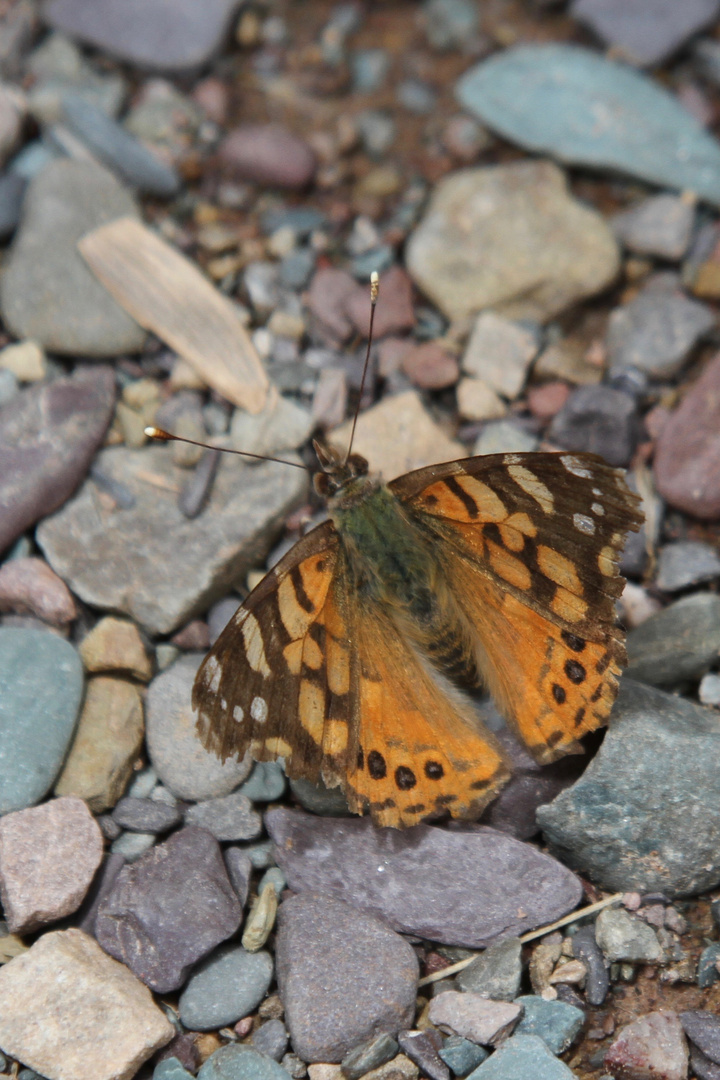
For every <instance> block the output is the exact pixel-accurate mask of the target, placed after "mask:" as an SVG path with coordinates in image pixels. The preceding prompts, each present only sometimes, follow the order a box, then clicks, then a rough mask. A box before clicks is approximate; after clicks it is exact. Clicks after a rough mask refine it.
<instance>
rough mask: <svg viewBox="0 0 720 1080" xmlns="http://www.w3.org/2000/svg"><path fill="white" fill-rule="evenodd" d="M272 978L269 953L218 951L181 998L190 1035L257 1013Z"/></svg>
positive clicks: (230, 947)
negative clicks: (192, 1032)
mask: <svg viewBox="0 0 720 1080" xmlns="http://www.w3.org/2000/svg"><path fill="white" fill-rule="evenodd" d="M272 977H273V962H272V957H271V956H270V953H267V952H255V953H249V952H246V951H245V949H243V947H242V946H241V945H226V946H224V947H223V948H221V949H217V950H216V951H215V952H214V953H212V954H211V955H210V956H209V957H208V958H207V960H205V961H204V962H203V963H202V964H201V965H200V966H199V967H198V968H196V969H195V971H194V972H193V973H192V975H191V976H190V979H189V980H188V984H187V986H186V987H185V989H184V990H183V992H182V994H181V995H180V1003H179V1010H180V1019H181V1020H182V1022H183V1024H184V1025H185V1027H186V1028H188V1029H189V1030H190V1031H214V1030H216V1029H217V1028H221V1027H228V1026H229V1025H230V1024H234V1023H236V1021H238V1020H240V1019H242V1017H243V1016H249V1015H250V1014H251V1013H252V1012H254V1011H255V1009H256V1008H257V1007H258V1005H259V1004H260V1002H261V1001H262V999H263V998H264V997H265V994H266V993H267V990H268V987H269V986H270V982H271V981H272ZM258 1049H260V1048H259V1047H258ZM281 1056H282V1055H281Z"/></svg>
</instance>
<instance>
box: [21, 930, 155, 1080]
mask: <svg viewBox="0 0 720 1080" xmlns="http://www.w3.org/2000/svg"><path fill="white" fill-rule="evenodd" d="M173 1034H174V1029H173V1027H172V1025H171V1024H170V1023H169V1021H168V1020H167V1019H166V1018H165V1016H164V1015H163V1013H162V1012H161V1010H160V1009H159V1008H158V1007H157V1005H156V1004H155V1002H154V1001H153V1000H152V996H151V994H150V991H149V990H148V989H147V987H145V986H143V985H142V983H141V982H140V981H139V980H138V979H136V978H135V976H134V975H133V974H132V973H131V972H130V971H128V969H127V968H126V967H124V966H123V965H122V964H118V963H117V962H116V961H115V960H111V959H110V957H109V956H107V955H106V954H105V953H104V952H103V951H102V949H101V948H100V946H99V945H98V944H97V943H96V942H95V941H94V940H93V939H92V938H91V937H88V935H87V934H83V932H82V931H81V930H74V929H73V930H62V931H60V930H56V931H54V932H52V933H48V934H43V935H42V936H41V937H39V938H38V940H37V941H36V942H35V943H34V945H33V946H32V948H30V949H29V950H28V951H27V952H25V953H22V954H21V955H20V956H17V957H15V959H14V960H12V961H11V962H10V963H9V964H5V965H3V966H2V967H0V1045H1V1046H2V1047H3V1048H4V1050H5V1051H6V1052H7V1053H8V1054H10V1055H11V1056H12V1057H14V1058H18V1059H19V1060H20V1061H22V1062H23V1063H24V1064H25V1065H28V1066H30V1067H32V1068H33V1069H35V1070H36V1071H37V1072H38V1073H39V1074H40V1075H41V1076H45V1077H49V1078H51V1080H70V1078H72V1080H131V1078H132V1077H133V1076H135V1074H136V1073H137V1072H138V1070H139V1069H140V1067H141V1065H142V1064H143V1062H145V1061H147V1059H148V1058H149V1057H151V1056H152V1054H153V1053H154V1052H155V1051H156V1050H159V1049H160V1047H161V1046H164V1045H165V1044H166V1043H167V1042H169V1041H170V1039H171V1038H172V1036H173Z"/></svg>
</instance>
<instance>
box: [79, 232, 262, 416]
mask: <svg viewBox="0 0 720 1080" xmlns="http://www.w3.org/2000/svg"><path fill="white" fill-rule="evenodd" d="M78 249H79V251H80V254H81V255H82V256H83V258H84V259H85V261H86V262H87V264H88V266H89V267H90V269H91V270H92V271H93V273H94V274H95V276H96V277H97V278H98V280H99V281H100V282H101V283H102V284H103V285H104V286H105V288H106V289H107V290H108V292H109V293H110V294H111V295H112V296H113V297H114V299H115V300H116V301H117V302H118V303H119V304H120V305H121V307H123V308H124V309H125V311H127V312H128V314H129V315H131V316H132V317H133V319H135V321H136V322H138V323H139V324H140V325H141V326H143V327H145V329H146V330H151V331H152V332H153V333H154V334H157V336H158V337H159V338H161V339H162V340H163V341H164V342H166V344H168V345H169V346H170V347H171V348H172V349H174V350H175V351H176V352H177V353H178V355H179V356H181V357H183V358H184V359H185V360H187V362H188V363H189V364H191V366H192V367H193V368H194V370H195V371H196V372H197V374H198V375H199V376H200V378H201V379H202V380H203V381H204V382H205V383H206V384H207V385H208V386H211V387H212V388H213V389H214V390H217V392H218V393H219V394H221V395H222V396H223V397H224V398H225V399H226V400H227V401H230V402H232V404H233V405H239V406H240V407H241V408H243V409H247V411H248V412H251V413H258V412H260V411H261V409H262V408H263V406H264V404H265V399H266V397H267V392H268V388H269V385H270V383H269V379H268V377H267V374H266V372H265V370H264V368H263V366H262V364H261V362H260V358H259V357H258V354H257V352H256V350H255V346H254V345H253V343H252V341H251V340H250V336H249V334H248V332H247V330H246V329H245V327H244V326H243V325H242V323H241V322H240V319H239V318H238V316H237V313H236V311H235V309H234V308H233V305H232V304H231V302H230V301H229V300H228V299H227V297H225V296H223V294H222V293H221V292H219V291H218V290H217V289H216V288H215V287H214V286H213V285H212V284H211V283H210V282H209V281H208V280H207V278H206V277H204V275H203V274H202V273H201V271H200V270H198V268H197V267H196V266H194V265H193V264H192V263H191V262H190V261H189V260H188V259H186V258H185V256H184V255H181V254H180V253H179V252H178V251H176V250H175V249H174V248H172V247H171V246H170V245H169V244H167V243H166V242H165V241H164V240H162V239H161V238H160V237H159V236H157V235H156V233H154V232H152V231H151V230H150V229H148V228H147V226H145V225H143V224H142V222H140V221H137V220H135V219H134V218H130V217H124V218H118V219H117V220H116V221H111V222H110V223H109V224H107V225H101V226H100V227H99V228H97V229H93V230H92V232H89V233H86V234H85V236H83V237H82V239H81V240H80V241H79V242H78Z"/></svg>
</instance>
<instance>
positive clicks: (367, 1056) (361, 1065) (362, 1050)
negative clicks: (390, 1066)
mask: <svg viewBox="0 0 720 1080" xmlns="http://www.w3.org/2000/svg"><path fill="white" fill-rule="evenodd" d="M398 1049H399V1047H398V1044H397V1042H396V1040H395V1039H394V1038H393V1037H392V1035H388V1034H383V1035H375V1036H373V1037H372V1038H371V1039H368V1041H367V1042H363V1043H360V1045H359V1046H355V1047H354V1048H353V1049H352V1050H351V1051H350V1052H349V1053H348V1054H346V1055H345V1057H344V1058H343V1059H342V1061H341V1063H340V1068H341V1069H342V1074H343V1076H344V1077H346V1080H360V1077H362V1076H365V1074H366V1073H368V1072H374V1071H375V1069H377V1068H379V1067H380V1066H381V1065H385V1064H386V1063H387V1062H388V1061H392V1059H393V1058H394V1057H395V1056H396V1055H397V1052H398Z"/></svg>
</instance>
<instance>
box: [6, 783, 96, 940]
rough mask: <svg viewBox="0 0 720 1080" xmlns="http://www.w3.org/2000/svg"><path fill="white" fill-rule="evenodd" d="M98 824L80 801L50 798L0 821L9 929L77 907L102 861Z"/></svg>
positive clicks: (22, 930) (27, 927) (23, 928)
mask: <svg viewBox="0 0 720 1080" xmlns="http://www.w3.org/2000/svg"><path fill="white" fill-rule="evenodd" d="M102 853H103V839H102V833H101V832H100V827H99V826H98V824H97V822H96V821H95V819H94V818H93V816H92V814H91V813H90V812H89V810H88V808H87V806H86V805H85V803H84V802H83V801H82V799H75V798H73V797H69V798H65V799H52V800H51V801H50V802H47V803H44V804H43V805H42V806H33V807H31V808H30V809H28V810H16V811H15V812H14V813H11V814H6V816H5V817H4V818H2V819H1V820H0V896H2V903H3V909H4V911H5V918H6V919H7V923H8V927H9V928H10V931H11V932H12V933H17V934H26V933H29V932H30V931H31V930H36V929H37V928H38V927H39V926H43V925H44V924H45V923H49V922H54V921H55V920H56V919H61V918H62V917H63V916H64V915H70V914H71V912H73V911H76V910H77V909H78V908H79V907H80V904H81V903H82V901H83V899H84V897H85V894H86V893H87V891H88V889H89V888H90V883H91V881H92V879H93V875H94V874H95V871H96V870H97V868H98V866H99V865H100V860H101V859H102Z"/></svg>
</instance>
